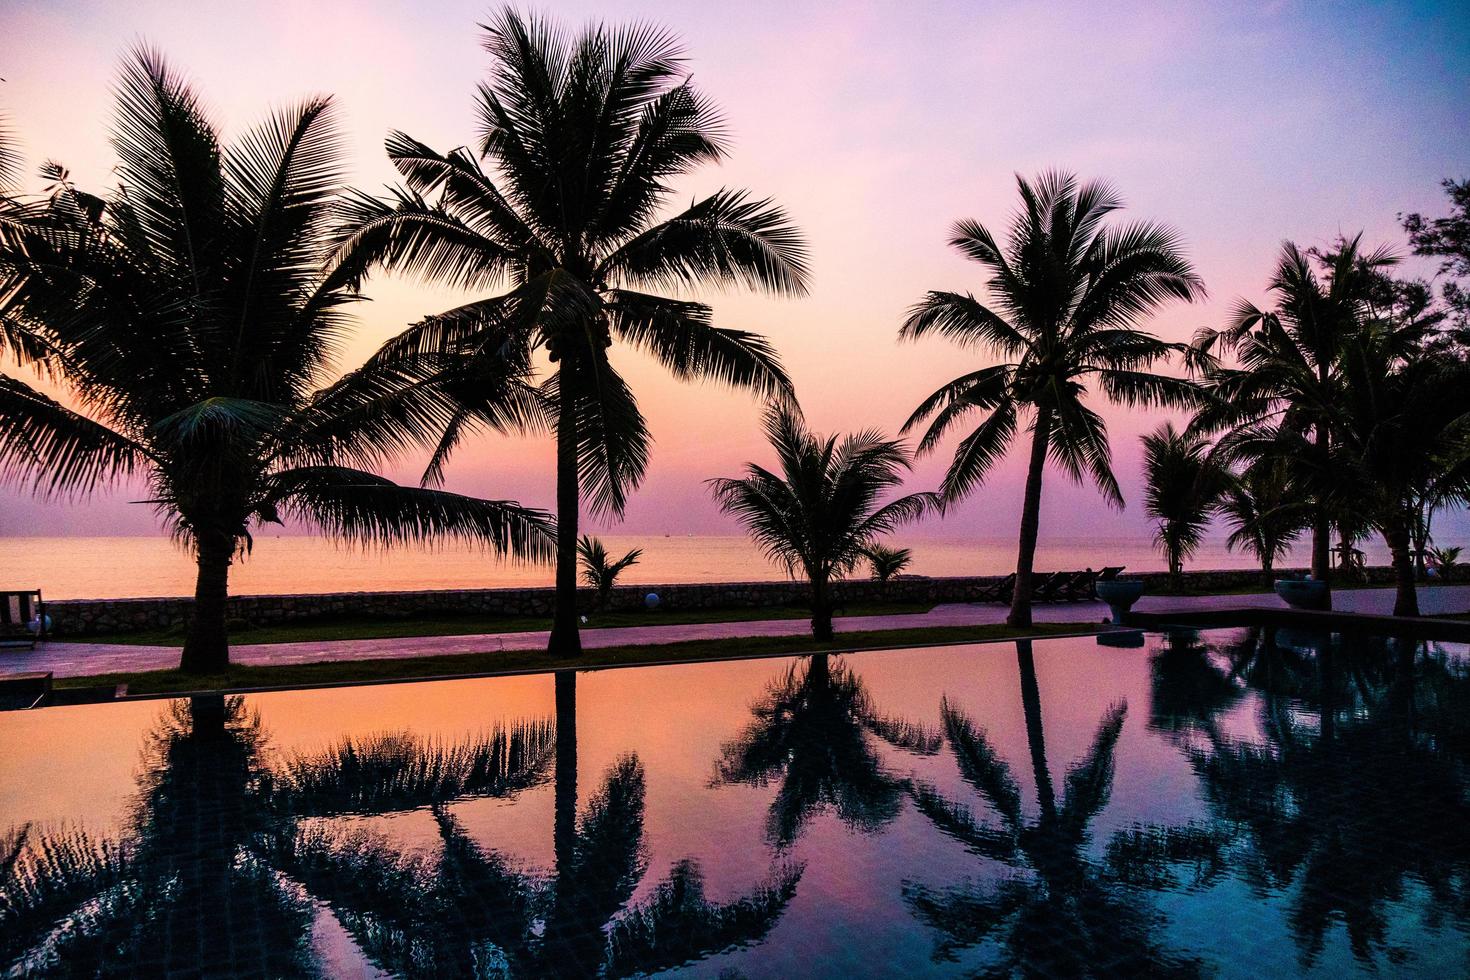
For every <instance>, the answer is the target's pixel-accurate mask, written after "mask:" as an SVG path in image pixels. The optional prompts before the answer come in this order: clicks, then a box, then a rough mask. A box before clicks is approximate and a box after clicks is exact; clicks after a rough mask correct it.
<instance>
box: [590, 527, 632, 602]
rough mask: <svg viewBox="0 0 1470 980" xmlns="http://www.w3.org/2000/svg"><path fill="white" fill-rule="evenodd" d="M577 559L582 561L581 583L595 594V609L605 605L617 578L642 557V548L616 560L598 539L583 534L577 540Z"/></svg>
mask: <svg viewBox="0 0 1470 980" xmlns="http://www.w3.org/2000/svg"><path fill="white" fill-rule="evenodd" d="M577 557H578V558H580V559H581V561H582V581H584V582H586V583H587V585H588V587H589V588H591V589H592V590H593V591H594V592H595V593H596V598H595V600H594V602H595V608H597V609H601V608H602V607H603V606H605V605H607V597H608V596H609V595H611V594H612V590H613V586H614V585H617V583H618V576H619V575H621V574H623V572H624V571H625V570H627V569H628V568H630V567H631V566H633V565H636V564H638V559H639V558H642V557H643V549H642V548H634V549H633V550H632V551H629V552H628V553H627V554H626V555H624V556H623V557H621V558H618V559H616V560H614V559H613V556H612V555H610V554H609V553H608V550H607V546H606V545H604V544H603V543H602V541H601V540H600V539H598V538H594V537H592V536H591V535H587V534H584V535H582V536H581V537H580V538H578V539H577Z"/></svg>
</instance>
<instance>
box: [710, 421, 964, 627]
mask: <svg viewBox="0 0 1470 980" xmlns="http://www.w3.org/2000/svg"><path fill="white" fill-rule="evenodd" d="M765 429H766V437H767V438H768V439H769V440H770V442H771V447H772V448H773V449H775V450H776V459H777V462H778V464H779V470H780V472H779V473H773V472H771V471H770V470H768V469H766V468H765V467H763V466H759V465H757V464H755V463H747V464H746V467H745V472H746V475H745V476H744V477H741V478H739V479H729V478H720V479H714V480H710V481H709V485H710V488H711V490H712V491H713V493H714V497H715V501H716V502H717V503H718V504H719V505H720V509H721V510H722V511H724V512H725V513H727V514H733V515H735V516H736V517H737V518H739V520H740V521H741V523H743V524H744V525H745V527H746V530H747V531H749V532H750V535H751V537H753V538H755V541H756V543H757V544H758V545H760V547H761V548H762V549H763V550H764V551H765V553H766V555H767V557H769V558H770V559H771V560H772V561H774V562H777V563H778V564H780V565H782V566H784V567H785V568H786V570H787V572H788V573H789V574H791V575H796V574H797V573H798V572H800V573H801V574H802V575H803V576H805V577H806V580H807V582H808V583H809V584H810V586H811V604H812V636H813V637H815V638H816V639H818V640H830V639H832V605H833V602H832V580H833V579H834V578H841V577H842V576H844V575H846V574H847V573H849V572H851V571H852V570H853V569H854V568H855V567H857V564H858V562H859V561H861V560H862V558H863V555H864V552H865V551H866V549H867V548H868V547H869V546H871V545H872V543H873V542H874V541H875V540H876V539H877V538H879V537H881V536H883V535H885V534H888V533H889V532H891V531H892V530H893V529H894V528H896V527H898V526H899V525H901V524H903V523H905V522H908V521H912V520H916V519H918V518H919V517H921V516H922V515H923V514H924V513H925V512H926V511H928V510H932V509H934V508H937V507H938V505H939V498H938V497H937V496H936V495H934V494H932V493H911V494H908V495H907V496H903V497H899V498H898V499H896V500H892V501H889V502H888V503H886V504H881V505H880V504H879V498H881V497H882V496H883V495H884V494H885V493H887V492H888V491H890V490H892V489H894V488H895V487H897V486H899V485H900V484H901V483H902V482H903V475H904V473H905V472H906V471H907V470H908V469H909V466H910V462H909V456H908V453H907V452H906V451H905V450H904V447H903V445H902V444H901V443H898V442H894V441H892V440H889V439H884V438H883V436H882V435H880V434H879V433H878V432H876V431H871V430H870V431H867V432H859V433H857V434H856V435H850V436H847V437H845V438H843V439H842V440H841V441H840V442H839V441H838V437H837V436H827V437H825V438H824V437H822V436H819V435H817V434H815V433H813V432H811V431H810V430H808V429H807V427H806V422H805V420H804V419H803V418H802V417H801V414H800V410H799V409H798V408H797V407H796V406H795V404H794V403H788V404H780V405H773V406H772V407H771V408H770V409H768V410H767V412H766V419H765Z"/></svg>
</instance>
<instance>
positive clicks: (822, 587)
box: [812, 575, 832, 643]
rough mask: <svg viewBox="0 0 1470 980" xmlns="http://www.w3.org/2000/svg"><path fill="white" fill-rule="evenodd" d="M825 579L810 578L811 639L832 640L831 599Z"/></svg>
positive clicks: (818, 577)
mask: <svg viewBox="0 0 1470 980" xmlns="http://www.w3.org/2000/svg"><path fill="white" fill-rule="evenodd" d="M828 593H829V583H828V582H827V580H826V579H825V578H822V577H820V576H816V575H814V576H812V639H814V640H818V641H820V642H824V643H825V642H826V641H828V640H830V639H832V597H831V596H830V595H829V594H828Z"/></svg>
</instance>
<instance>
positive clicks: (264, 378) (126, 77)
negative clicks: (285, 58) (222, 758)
mask: <svg viewBox="0 0 1470 980" xmlns="http://www.w3.org/2000/svg"><path fill="white" fill-rule="evenodd" d="M117 114H118V123H117V130H116V135H115V137H114V146H115V148H116V150H117V152H118V156H119V157H120V158H121V161H122V162H121V165H120V167H119V171H118V172H119V177H120V186H119V188H118V189H117V190H116V191H115V192H114V193H113V194H112V195H111V196H110V197H108V198H107V199H106V201H105V207H103V208H101V209H98V208H94V207H89V206H88V203H89V200H98V201H100V200H102V199H101V198H96V197H92V198H86V197H83V196H81V195H80V192H75V191H73V190H72V189H70V188H69V187H64V188H62V189H61V190H60V191H59V192H58V194H57V195H56V196H55V197H54V199H53V201H52V202H50V203H49V204H48V205H47V212H46V215H45V217H44V218H43V219H38V222H37V223H36V224H34V225H33V226H30V227H28V228H27V229H24V230H21V231H20V232H17V233H15V234H11V235H8V236H6V237H3V238H0V350H3V351H4V352H5V353H8V354H10V355H11V356H12V357H13V358H15V359H16V360H18V361H20V362H21V363H22V364H24V365H27V366H29V367H31V368H33V369H34V370H35V371H36V372H37V373H39V374H40V375H42V376H43V377H45V378H47V379H49V380H50V381H51V382H53V383H55V384H56V385H58V386H59V387H61V388H62V390H63V391H64V392H65V399H64V400H56V399H53V398H50V397H48V396H47V395H45V394H43V393H42V392H41V391H39V390H37V389H36V388H34V387H32V386H30V385H28V384H26V383H25V382H23V381H21V380H19V379H16V378H13V377H10V376H5V375H0V474H3V475H4V476H6V477H9V478H11V479H16V480H24V481H28V482H29V483H30V484H31V485H32V486H34V487H35V488H36V489H37V490H38V491H39V492H42V493H45V494H48V495H52V496H77V497H84V496H86V495H88V494H90V493H91V492H93V491H94V490H96V489H97V488H99V487H102V486H114V485H119V484H125V483H126V482H127V481H129V480H130V479H133V478H143V479H145V480H146V481H147V483H148V486H149V489H150V491H151V492H150V500H149V502H150V503H152V504H153V505H154V506H155V507H156V508H157V509H158V511H159V513H160V514H161V515H162V516H163V517H164V518H165V520H166V521H167V522H168V524H169V527H170V528H171V530H172V531H173V533H174V535H175V537H176V538H178V539H179V540H181V541H183V542H185V543H187V544H188V545H189V546H190V547H191V548H192V549H193V551H194V553H195V556H196V560H197V563H198V585H197V588H196V590H195V603H194V610H193V614H192V616H191V620H190V625H189V630H188V634H187V636H186V638H185V641H184V650H183V656H182V660H181V667H182V668H183V669H185V670H188V671H196V672H217V671H221V670H223V669H225V667H226V666H227V665H228V663H229V647H228V641H227V637H226V632H225V606H226V598H227V594H228V577H229V569H230V565H231V563H232V561H233V560H234V559H235V558H236V557H237V556H238V555H239V554H240V553H241V552H242V551H248V549H249V546H250V526H251V525H252V524H255V523H259V522H274V523H279V522H281V521H282V520H284V519H286V518H295V519H298V520H303V521H305V522H307V523H310V524H314V525H315V526H316V527H318V528H319V529H321V530H322V531H324V532H326V533H327V534H329V535H332V536H334V537H338V538H340V539H343V540H346V541H349V542H363V543H373V544H380V545H389V544H395V543H400V542H420V541H424V540H429V539H434V538H439V537H442V536H456V537H459V538H463V539H467V540H471V541H475V542H479V543H483V544H486V545H488V546H490V547H492V548H494V549H495V550H496V551H498V552H501V553H509V554H517V555H523V556H533V557H535V556H543V555H545V556H548V557H549V551H550V548H549V545H548V542H549V541H550V537H551V534H552V527H551V522H550V520H549V519H548V518H547V516H546V515H545V514H543V513H541V512H538V511H534V510H527V509H525V508H522V507H520V506H518V505H516V504H514V503H508V502H504V501H491V500H477V499H473V498H470V497H464V496H460V495H457V494H452V493H447V492H443V491H439V490H428V489H419V488H413V487H400V486H397V485H395V484H394V483H392V482H390V481H388V480H386V479H384V478H382V477H380V476H377V475H375V474H373V473H371V472H368V471H367V470H366V469H364V468H363V467H366V466H372V465H374V464H375V463H377V462H378V461H380V460H382V459H384V458H385V457H386V456H390V455H392V454H395V453H397V452H400V451H402V450H404V449H406V448H408V447H411V446H412V445H414V444H415V443H416V442H419V441H421V440H429V442H430V443H431V442H432V436H433V435H436V434H437V432H438V430H439V429H440V428H441V427H442V425H443V423H444V420H445V419H446V418H448V417H450V414H451V411H452V408H453V406H452V404H451V402H450V400H449V396H448V395H446V394H443V393H442V392H441V387H440V385H439V384H437V382H438V381H440V380H441V376H443V375H445V374H446V372H451V371H454V370H457V369H456V368H455V367H453V366H446V365H443V364H440V363H438V362H436V361H434V360H433V359H432V358H428V357H425V358H418V359H413V360H410V359H402V360H400V361H399V362H398V363H397V364H396V365H395V366H393V367H391V368H389V367H381V368H380V367H369V368H364V369H362V370H359V371H356V372H352V373H349V374H348V375H346V376H345V377H343V378H341V379H340V380H338V381H336V382H333V383H330V384H328V383H327V382H328V380H329V376H330V372H331V371H332V370H333V358H334V355H335V354H336V353H337V352H338V351H339V349H340V347H341V345H342V343H343V342H344V340H345V339H346V338H347V336H348V328H349V324H350V321H349V319H348V318H347V315H346V308H347V306H348V305H349V304H350V303H351V302H352V301H353V300H355V299H356V298H357V295H356V293H355V291H354V289H353V288H352V286H351V285H350V283H349V281H348V278H349V277H347V276H345V275H344V274H342V273H341V272H340V271H339V272H337V273H334V274H328V275H324V274H322V272H321V271H320V266H319V264H318V260H319V257H320V256H321V254H322V253H323V252H324V250H325V248H326V244H327V241H328V234H329V230H330V227H331V218H332V209H333V207H334V206H335V203H336V201H337V195H338V181H339V171H338V160H339V157H340V145H341V141H340V138H339V136H338V134H337V131H336V128H335V124H334V122H333V114H332V107H331V101H330V100H329V99H325V98H320V99H309V100H307V101H305V102H302V103H301V104H299V105H297V106H295V107H294V108H291V109H289V110H286V111H283V112H280V113H277V114H276V115H274V116H272V117H271V118H270V119H269V120H267V121H266V122H265V123H264V124H263V125H261V126H260V127H259V128H257V129H255V130H252V131H251V132H249V133H248V134H247V135H245V136H244V137H242V138H241V139H240V140H239V141H238V142H236V143H235V144H234V145H232V146H228V147H222V146H221V145H220V142H219V138H218V134H217V131H216V129H215V127H214V124H213V123H212V122H211V121H210V120H209V118H208V117H207V116H206V115H205V114H204V111H203V109H202V108H201V106H200V103H199V99H198V97H197V96H196V95H195V93H194V92H193V90H192V89H191V88H190V87H189V85H188V84H187V82H185V81H184V79H182V78H181V77H180V76H179V75H178V74H177V73H175V72H174V71H172V70H171V69H170V68H169V67H168V66H167V65H166V64H165V62H164V60H163V58H162V57H160V56H159V55H158V54H157V53H156V52H154V51H152V50H149V49H147V48H139V49H138V50H136V51H135V52H133V54H132V55H131V56H130V57H129V59H128V60H127V62H126V64H125V66H124V69H123V72H122V78H121V81H120V83H119V88H118V107H117ZM477 370H479V371H480V373H481V375H482V376H483V377H486V378H495V379H498V381H497V383H496V384H487V385H485V386H483V388H482V390H483V391H485V392H486V393H487V398H498V397H499V394H500V392H502V391H504V390H506V389H508V388H514V386H515V385H516V384H518V379H519V378H520V377H521V376H522V375H523V374H524V370H525V365H524V363H522V362H521V361H520V360H519V359H517V358H516V357H515V356H513V355H507V356H506V357H502V358H501V359H500V360H499V361H492V360H491V359H485V360H484V361H483V362H482V363H481V364H480V366H479V368H478V369H477ZM491 392H494V394H489V393H491ZM482 407H483V408H485V409H486V410H487V411H488V410H490V408H491V406H488V405H486V406H482Z"/></svg>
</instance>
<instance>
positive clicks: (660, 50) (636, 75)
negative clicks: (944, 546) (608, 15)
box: [335, 9, 807, 655]
mask: <svg viewBox="0 0 1470 980" xmlns="http://www.w3.org/2000/svg"><path fill="white" fill-rule="evenodd" d="M485 31H486V34H485V46H486V48H487V49H488V50H489V52H490V54H491V56H492V57H493V58H494V62H495V64H494V68H493V70H492V74H491V77H490V80H489V81H488V82H486V83H485V84H482V85H481V86H480V89H479V93H478V100H479V114H480V140H479V142H478V144H477V149H478V151H479V159H477V158H476V154H474V153H472V152H470V151H469V150H466V149H463V148H460V149H456V150H452V151H450V152H448V153H439V152H437V151H435V150H433V149H430V148H429V147H428V146H425V145H424V144H422V143H420V142H418V141H417V140H414V139H412V138H411V137H409V136H407V135H405V134H403V133H394V134H392V135H391V136H390V137H389V138H388V143H387V149H388V156H389V158H390V159H391V160H392V161H393V163H394V165H395V166H396V167H397V168H398V170H399V172H400V173H401V174H402V175H403V177H404V180H405V182H406V186H405V187H401V188H397V189H395V190H394V191H393V192H392V196H391V197H390V198H389V199H388V200H386V201H382V200H376V199H374V198H371V197H365V196H360V197H357V198H355V199H354V200H353V202H352V205H351V207H350V209H349V210H350V216H351V218H352V219H353V221H354V224H355V227H354V228H353V229H352V230H351V231H350V232H349V233H347V234H344V235H343V236H342V237H341V238H340V240H339V242H338V247H337V251H336V259H335V261H336V268H338V269H339V270H342V271H343V272H344V273H349V274H350V277H351V278H353V279H354V280H355V279H356V278H360V277H362V276H364V275H366V274H367V273H368V272H369V271H370V270H372V269H374V268H386V269H396V270H401V271H403V272H407V273H410V274H414V275H417V276H419V277H421V278H424V279H427V280H431V281H434V282H439V283H445V284H449V285H452V286H456V287H460V288H466V289H471V290H482V291H488V290H494V289H502V288H503V290H504V291H502V292H498V293H496V294H494V295H491V296H489V297H487V298H485V299H481V300H477V301H475V302H472V303H470V304H468V305H465V306H461V307H459V308H457V309H454V310H451V311H449V312H447V313H445V314H443V315H440V316H436V317H430V318H429V319H427V320H425V321H424V322H423V323H421V324H419V325H417V326H415V327H413V328H411V329H410V330H408V331H407V332H406V333H404V334H403V335H402V336H400V337H399V338H398V339H397V340H396V341H394V342H392V343H390V345H389V346H388V347H387V348H386V349H385V351H384V353H383V356H384V357H385V358H387V359H392V358H395V357H397V356H401V355H402V354H404V353H405V352H420V351H425V350H428V351H434V352H438V353H440V354H442V355H445V356H450V357H454V358H458V359H464V360H473V359H475V358H480V357H486V356H491V357H494V356H496V353H497V352H499V351H502V350H504V349H507V348H510V349H514V350H516V351H519V352H525V356H529V354H530V352H531V351H535V350H539V349H542V348H544V349H545V351H546V354H547V356H548V357H549V358H550V360H551V362H552V363H553V365H554V370H553V373H552V374H551V375H550V377H548V378H547V379H546V380H545V382H544V383H543V384H542V385H541V387H540V389H539V391H540V394H541V395H542V396H543V398H544V403H545V405H546V407H547V414H548V415H549V416H550V423H551V426H552V428H553V429H554V430H555V433H556V445H557V453H556V470H557V497H556V506H557V515H558V519H559V524H558V530H559V536H558V541H557V570H556V608H555V614H554V619H553V625H552V630H551V641H550V646H551V649H552V650H553V651H555V652H557V653H559V654H562V655H575V654H577V653H578V652H579V651H580V640H579V637H578V634H577V613H576V588H577V552H576V546H577V526H578V512H579V508H580V507H581V505H582V503H583V500H584V496H585V501H586V503H587V504H588V505H590V507H591V508H592V510H593V511H594V512H597V513H600V514H612V515H614V516H616V515H620V514H621V513H622V511H623V506H624V501H625V500H626V498H627V494H628V492H629V491H630V490H631V489H633V488H635V487H636V486H637V485H638V484H639V482H640V481H641V480H642V478H643V474H644V471H645V469H646V467H647V465H648V453H649V442H650V439H649V435H648V431H647V429H646V428H645V426H644V420H643V416H642V414H641V413H640V412H639V409H638V403H637V400H636V399H635V398H634V395H633V392H632V390H631V389H630V388H629V387H628V384H627V383H626V381H624V379H623V377H622V375H620V374H619V373H618V372H617V371H616V370H615V369H614V368H613V365H612V363H611V362H610V361H609V359H608V351H609V349H610V347H611V346H612V344H613V343H614V342H615V341H620V342H622V343H624V344H626V345H628V346H630V347H633V348H636V349H638V350H641V351H643V352H645V353H647V354H650V355H652V356H653V357H654V358H655V359H657V360H658V361H659V362H660V363H662V364H663V365H664V366H665V367H666V368H668V370H669V371H671V372H672V373H673V374H674V376H675V377H677V378H680V379H685V380H693V379H711V380H716V381H720V382H724V383H727V384H731V385H735V386H737V387H741V388H747V389H750V390H752V391H754V392H755V393H757V394H759V395H762V396H773V395H782V394H784V393H786V392H788V391H789V390H790V382H789V381H788V379H787V377H786V374H785V371H784V370H783V369H782V367H781V365H780V362H779V360H778V359H777V357H776V354H775V351H774V350H773V349H772V348H771V346H770V345H769V344H768V343H767V342H766V341H765V340H764V339H763V338H761V337H760V336H758V335H755V334H751V333H746V332H744V331H741V330H734V329H730V328H725V327H718V326H716V325H715V323H714V319H713V311H712V310H711V308H710V307H709V306H708V305H706V304H704V303H701V302H693V301H690V300H687V299H672V298H668V297H666V296H664V295H659V294H657V293H660V292H663V291H668V290H684V289H694V288H702V287H711V286H740V287H747V288H752V289H762V290H768V291H772V292H775V293H779V294H785V295H800V294H802V293H803V292H805V289H806V281H807V266H806V260H805V246H804V245H803V243H802V240H801V237H800V235H799V233H798V232H797V230H796V229H795V227H793V226H792V224H791V223H790V221H789V220H788V218H787V216H786V214H785V212H784V211H782V210H781V208H779V207H777V206H776V205H775V204H773V203H772V202H771V201H769V200H757V199H753V198H752V197H751V196H750V195H749V194H747V193H746V192H744V191H734V190H721V191H717V192H716V193H714V194H711V195H710V196H708V197H705V198H702V199H700V200H698V201H695V202H694V203H693V204H691V205H690V206H689V207H688V208H687V209H685V210H683V211H680V212H678V213H677V214H674V215H672V216H669V217H660V216H661V215H662V214H663V208H664V205H665V204H667V203H668V202H669V200H670V195H671V193H672V187H671V181H672V180H673V179H674V178H676V177H679V176H681V175H683V174H686V173H688V172H689V171H691V170H693V169H694V168H695V167H697V166H698V165H700V164H703V163H710V162H714V161H717V160H719V159H721V158H722V157H723V156H724V155H725V152H726V141H725V132H724V126H723V123H722V122H721V120H720V117H719V114H718V112H717V111H716V109H715V107H714V106H713V105H712V104H711V103H710V102H709V100H708V99H707V98H706V97H705V96H704V95H703V94H701V93H700V92H699V91H698V90H697V89H695V88H694V87H693V85H692V84H691V83H690V80H689V75H688V73H687V69H686V67H685V60H684V58H683V56H682V54H681V52H680V49H679V47H678V46H677V45H676V44H675V42H674V41H673V39H672V38H670V37H669V35H667V34H665V33H664V32H663V31H661V30H658V29H656V28H653V27H649V26H646V25H635V26H632V27H628V28H609V27H605V26H603V25H601V24H594V25H591V26H588V27H586V28H584V29H583V30H582V31H580V32H579V33H577V34H576V35H575V36H574V37H573V36H570V35H568V34H566V33H565V32H563V31H561V30H559V29H558V28H556V27H555V26H553V25H552V24H549V23H547V22H545V21H542V20H539V19H537V18H534V17H527V16H522V15H521V14H519V13H516V12H515V11H513V10H509V9H507V10H505V11H503V12H502V13H500V14H499V15H497V16H496V18H495V19H494V20H493V22H492V23H490V24H489V25H488V26H487V27H486V28H485ZM482 161H483V162H484V163H485V164H487V165H488V169H482V166H481V162H482ZM477 422H478V416H477V412H476V411H475V410H474V407H473V406H467V407H466V409H465V410H464V411H463V412H461V413H459V414H457V415H455V416H454V418H453V419H452V420H451V421H450V423H449V424H448V425H447V426H446V427H445V429H444V432H443V440H442V443H441V446H440V453H439V454H438V455H437V456H436V461H438V460H439V459H442V457H443V456H446V455H447V454H448V453H449V452H450V451H451V450H452V449H453V447H454V446H455V445H456V444H457V442H458V441H459V440H460V439H461V438H462V436H463V435H464V434H465V433H466V432H467V431H469V430H470V429H472V428H473V427H474V426H475V425H476V424H477ZM436 475H437V471H435V470H433V469H431V471H430V473H429V474H428V476H429V477H431V478H432V477H435V476H436Z"/></svg>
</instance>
